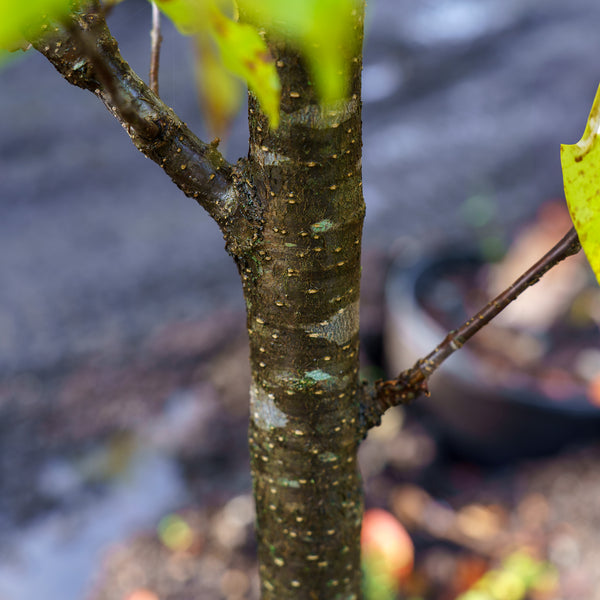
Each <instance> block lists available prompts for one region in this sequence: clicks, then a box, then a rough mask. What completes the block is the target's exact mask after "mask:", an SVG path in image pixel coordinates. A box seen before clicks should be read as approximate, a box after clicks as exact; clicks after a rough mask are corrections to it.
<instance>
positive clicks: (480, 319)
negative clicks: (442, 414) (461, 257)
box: [363, 227, 581, 433]
mask: <svg viewBox="0 0 600 600" xmlns="http://www.w3.org/2000/svg"><path fill="white" fill-rule="evenodd" d="M580 250H581V244H580V242H579V238H578V237H577V232H576V231H575V228H574V227H573V228H571V230H570V231H569V232H568V233H567V234H566V235H565V236H564V237H563V238H562V239H561V240H560V241H559V242H558V243H557V244H556V245H555V246H554V247H553V248H552V249H551V250H550V251H549V252H547V253H546V254H545V255H544V256H543V257H542V258H541V259H540V260H538V261H537V262H536V263H535V264H534V265H533V266H532V267H530V268H529V269H528V270H527V271H525V273H523V274H522V275H521V276H520V277H518V278H517V279H516V281H515V282H514V283H513V284H512V285H510V286H509V287H508V288H507V289H506V290H504V291H503V292H502V293H501V294H499V295H498V296H496V298H494V299H493V300H492V301H491V302H489V303H488V304H486V306H485V307H484V308H482V309H481V310H480V311H479V312H478V313H477V314H476V315H475V316H473V317H471V318H470V319H468V320H467V321H466V322H465V323H463V324H462V325H461V326H460V327H459V328H458V329H454V330H452V331H450V332H449V333H448V335H447V336H446V337H445V338H444V339H443V340H442V342H441V343H440V344H439V346H437V347H436V348H435V349H434V350H432V351H431V352H430V353H429V354H428V355H427V356H425V358H421V359H420V360H418V361H417V362H416V363H415V364H414V365H413V366H412V367H411V368H410V369H407V370H406V371H403V372H402V373H400V375H398V377H397V378H396V379H391V380H389V381H378V382H377V383H376V384H375V388H374V389H373V390H371V391H370V392H369V391H367V390H365V392H366V393H365V406H364V407H363V422H364V423H363V427H366V428H367V429H369V428H370V427H373V426H374V425H377V424H378V423H379V421H380V420H381V416H382V415H383V413H384V412H385V411H386V410H387V409H388V408H390V407H392V406H396V405H398V404H402V403H404V402H409V401H411V400H414V399H415V398H416V397H417V396H419V395H421V394H423V393H424V394H428V393H429V392H428V390H427V380H428V379H429V377H430V376H431V375H432V374H433V373H434V372H435V371H436V370H437V369H438V367H439V366H440V365H441V364H442V363H443V362H444V361H445V360H446V359H447V358H448V357H449V356H451V355H452V354H454V352H456V350H458V349H459V348H461V347H462V346H463V344H465V342H467V341H468V340H470V339H471V338H472V337H473V336H474V335H475V334H476V333H477V332H478V331H479V330H480V329H482V328H483V327H484V326H485V325H487V324H488V323H489V322H490V321H491V320H492V319H493V318H494V317H495V316H496V315H498V314H499V313H500V312H502V310H504V309H505V308H506V307H507V306H508V305H509V304H510V303H511V302H512V301H513V300H515V299H516V298H518V296H520V295H521V294H522V293H523V292H524V291H525V290H526V289H527V288H529V287H531V286H532V285H534V284H535V283H537V282H538V281H539V280H540V279H541V277H542V276H543V275H544V274H545V273H547V272H548V271H549V270H550V269H552V267H554V266H555V265H557V264H558V263H559V262H561V261H562V260H564V259H565V258H567V257H569V256H572V255H574V254H577V253H578V252H579V251H580ZM364 433H366V431H365V432H364Z"/></svg>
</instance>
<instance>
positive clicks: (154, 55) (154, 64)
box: [150, 2, 163, 96]
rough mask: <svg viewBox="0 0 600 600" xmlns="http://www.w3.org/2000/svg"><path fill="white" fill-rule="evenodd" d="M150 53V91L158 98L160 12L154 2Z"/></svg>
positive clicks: (160, 42)
mask: <svg viewBox="0 0 600 600" xmlns="http://www.w3.org/2000/svg"><path fill="white" fill-rule="evenodd" d="M150 39H151V40H152V51H151V54H150V89H151V90H152V91H153V92H154V93H155V94H156V95H157V96H158V68H159V64H160V46H161V44H162V40H163V37H162V33H161V29H160V10H159V9H158V6H157V5H156V3H155V2H152V31H151V32H150Z"/></svg>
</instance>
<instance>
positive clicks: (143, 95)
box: [31, 2, 249, 237]
mask: <svg viewBox="0 0 600 600" xmlns="http://www.w3.org/2000/svg"><path fill="white" fill-rule="evenodd" d="M87 6H88V8H87V9H86V10H85V11H83V10H82V11H78V12H74V14H73V15H72V20H71V21H70V22H69V23H68V24H63V25H61V24H55V23H52V24H48V25H47V27H46V29H45V35H44V37H43V38H42V39H37V40H31V42H32V44H33V45H34V47H35V48H36V49H37V50H38V51H39V52H41V53H42V54H43V55H44V56H45V57H46V58H47V59H48V60H49V61H50V62H51V63H52V64H53V65H54V67H55V68H56V69H57V71H58V72H59V73H60V74H61V75H62V76H63V77H64V78H65V79H66V80H67V81H68V82H69V83H71V84H73V85H75V86H77V87H80V88H82V89H86V90H89V91H91V92H92V93H94V94H95V95H96V96H98V97H99V98H100V100H102V102H103V103H104V104H105V106H106V107H107V108H108V110H109V111H110V112H111V113H112V114H113V115H114V116H115V117H116V118H117V119H118V120H119V122H120V123H121V125H122V126H123V128H124V129H125V130H126V131H127V133H128V134H129V136H130V138H131V140H132V141H133V143H134V144H135V146H136V147H137V148H138V150H140V151H141V152H142V153H143V154H145V155H146V156H147V157H148V158H150V159H152V160H153V161H154V162H156V163H157V164H158V165H159V166H160V167H161V168H162V169H164V171H165V172H166V173H167V175H168V176H169V177H170V178H171V179H172V180H173V182H174V183H175V184H176V185H177V186H178V187H179V188H180V189H181V190H182V191H183V192H184V194H185V195H186V196H189V197H192V198H194V199H195V200H196V201H197V202H198V203H199V204H200V205H201V206H202V207H203V208H205V209H206V211H207V212H208V213H209V214H210V215H211V216H212V217H213V218H214V219H215V220H216V221H217V223H219V225H220V226H221V229H222V230H223V231H224V232H231V229H232V223H233V221H234V220H235V219H233V217H234V216H237V215H236V214H234V213H237V212H239V210H240V209H239V205H240V204H243V203H241V202H239V198H240V193H241V192H243V193H245V194H248V193H249V191H248V189H244V188H245V187H247V186H246V184H245V183H244V179H243V178H242V175H241V174H240V173H239V170H238V169H237V168H235V167H233V166H232V165H230V164H229V163H228V162H226V161H225V159H224V158H223V156H222V155H221V154H220V153H219V152H218V150H217V148H216V145H215V144H206V143H204V142H202V141H201V140H199V139H198V138H197V137H196V136H195V135H194V134H193V133H192V132H191V131H190V130H189V128H188V127H187V126H186V124H185V123H183V122H182V121H181V119H179V117H177V115H176V114H175V112H174V111H173V110H172V109H171V108H169V107H168V106H167V105H165V104H164V103H163V102H162V101H161V100H160V99H159V98H158V97H157V95H156V94H155V93H154V92H152V90H151V89H150V88H149V87H148V86H147V85H146V84H145V83H144V82H143V81H142V80H141V79H140V77H138V75H137V74H136V73H135V72H134V71H133V70H132V69H131V67H130V66H129V65H128V64H127V62H125V61H124V60H123V58H122V57H121V55H120V53H119V48H118V45H117V42H116V40H115V39H114V38H113V37H112V35H111V33H110V31H109V29H108V27H107V25H106V21H105V19H104V14H103V12H102V10H101V9H100V8H99V5H98V3H97V2H91V3H89V4H88V5H87ZM226 237H227V236H226Z"/></svg>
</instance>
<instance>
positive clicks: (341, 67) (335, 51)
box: [238, 0, 362, 104]
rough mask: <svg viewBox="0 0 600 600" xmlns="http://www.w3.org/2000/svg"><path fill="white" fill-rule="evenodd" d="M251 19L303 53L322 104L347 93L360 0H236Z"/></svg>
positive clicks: (357, 41)
mask: <svg viewBox="0 0 600 600" xmlns="http://www.w3.org/2000/svg"><path fill="white" fill-rule="evenodd" d="M238 4H239V6H240V8H242V9H243V10H244V13H245V14H247V15H249V17H250V19H251V21H252V22H253V23H255V24H257V25H260V27H264V28H265V29H266V30H267V31H268V32H269V33H270V34H275V35H277V36H279V37H281V38H284V39H286V40H288V41H291V42H292V43H293V44H294V45H296V46H297V48H298V49H299V50H300V51H301V52H302V53H303V54H304V56H305V58H306V59H307V62H308V68H309V70H310V72H311V74H312V78H313V80H314V84H315V87H316V89H317V94H318V96H319V97H320V99H321V101H322V102H324V103H325V104H329V103H333V102H336V101H338V100H341V99H343V98H344V97H345V96H346V95H347V93H348V76H349V57H350V55H351V54H352V53H354V52H355V50H356V47H357V45H358V44H359V41H360V40H359V39H358V37H357V35H356V29H355V27H356V18H357V16H358V14H359V8H360V5H361V4H362V0H302V1H295V2H283V1H282V0H238Z"/></svg>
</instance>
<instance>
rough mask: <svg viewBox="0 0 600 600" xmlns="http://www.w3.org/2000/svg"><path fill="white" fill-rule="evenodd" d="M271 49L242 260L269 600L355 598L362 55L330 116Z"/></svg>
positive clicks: (252, 110)
mask: <svg viewBox="0 0 600 600" xmlns="http://www.w3.org/2000/svg"><path fill="white" fill-rule="evenodd" d="M356 26H357V28H359V29H360V31H361V32H362V18H360V19H358V20H357V24H356ZM361 35H362V33H361ZM270 45H271V50H272V53H273V56H274V58H275V60H276V64H277V66H278V70H279V74H280V77H281V82H282V110H281V124H280V126H279V128H278V129H277V130H275V131H273V130H270V129H269V127H268V123H267V120H266V118H265V117H264V116H263V115H262V114H261V113H260V109H259V107H258V106H257V103H256V102H255V101H254V99H253V98H252V97H251V98H250V106H249V120H250V154H249V165H248V172H249V173H250V174H251V176H252V180H253V184H254V185H255V187H256V190H257V195H258V198H259V202H260V204H261V206H262V207H263V211H262V228H261V234H260V236H259V240H258V241H257V243H256V245H255V247H254V249H253V255H252V256H247V257H241V260H240V271H241V274H242V280H243V284H244V293H245V298H246V302H247V307H248V331H249V334H250V349H251V363H252V390H251V415H250V417H251V424H250V449H251V458H252V474H253V480H254V493H255V499H256V508H257V538H258V551H259V560H260V575H261V583H262V597H263V599H264V600H269V599H277V600H285V599H286V598H290V599H291V598H293V599H295V600H298V599H305V598H306V599H312V598H319V599H320V600H326V599H328V598H332V599H333V598H359V597H360V585H361V568H360V543H359V538H360V525H361V517H362V489H361V482H360V476H359V473H358V469H357V463H356V455H357V449H358V436H357V430H358V419H359V403H358V398H357V389H358V325H359V324H358V302H359V284H360V244H361V230H362V223H363V217H364V202H363V196H362V187H361V185H362V183H361V110H360V109H361V104H360V68H361V56H360V48H359V49H358V50H357V51H356V54H355V55H353V56H348V57H347V58H348V60H349V61H351V64H352V65H353V67H354V68H353V73H352V89H351V93H350V97H349V98H348V100H347V101H344V102H341V103H339V105H337V106H335V107H330V108H329V109H328V108H323V107H320V106H319V104H318V101H317V98H316V97H315V95H314V90H313V88H312V87H311V85H310V83H309V75H308V74H307V72H306V70H305V68H304V65H303V64H302V60H301V58H300V57H299V55H298V54H297V53H296V52H294V51H293V50H291V49H290V48H289V47H287V46H285V45H284V44H278V43H276V42H271V44H270Z"/></svg>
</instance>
